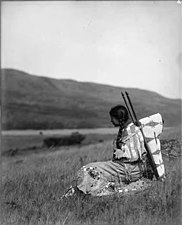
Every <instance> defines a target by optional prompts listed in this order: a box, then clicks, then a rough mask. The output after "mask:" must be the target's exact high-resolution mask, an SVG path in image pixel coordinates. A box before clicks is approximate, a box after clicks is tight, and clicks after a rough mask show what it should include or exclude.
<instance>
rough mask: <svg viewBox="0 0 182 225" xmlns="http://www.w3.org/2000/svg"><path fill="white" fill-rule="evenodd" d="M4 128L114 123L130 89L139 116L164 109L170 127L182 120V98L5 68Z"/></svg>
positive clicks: (50, 127)
mask: <svg viewBox="0 0 182 225" xmlns="http://www.w3.org/2000/svg"><path fill="white" fill-rule="evenodd" d="M1 86H2V128H3V129H55V128H96V127H109V126H112V125H111V123H110V118H109V114H108V112H109V110H110V108H111V107H112V106H114V105H116V104H124V103H123V100H122V98H121V94H120V93H121V91H125V90H127V91H128V92H129V94H130V96H131V98H132V101H133V104H134V107H135V109H136V112H137V115H138V118H142V117H145V116H148V115H151V114H153V113H157V112H160V113H161V114H162V116H163V118H164V120H165V125H166V126H176V125H179V124H180V122H181V100H180V99H169V98H165V97H163V96H161V95H159V94H157V93H155V92H150V91H146V90H141V89H136V88H122V87H113V86H109V85H101V84H96V83H89V82H77V81H74V80H63V79H62V80H61V79H60V80H58V79H52V78H46V77H37V76H34V75H30V74H27V73H25V72H22V71H18V70H14V69H2V70H1Z"/></svg>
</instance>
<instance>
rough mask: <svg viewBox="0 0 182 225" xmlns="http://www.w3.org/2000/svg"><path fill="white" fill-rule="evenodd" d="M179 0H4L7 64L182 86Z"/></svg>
mask: <svg viewBox="0 0 182 225" xmlns="http://www.w3.org/2000/svg"><path fill="white" fill-rule="evenodd" d="M181 19H182V18H181V5H180V4H178V3H177V2H175V1H171V2H169V1H159V2H155V1H154V2H152V1H149V2H148V1H140V2H138V1H136V2H134V1H129V2H128V1H123V2H122V1H104V2H103V1H86V2H83V1H79V2H78V1H65V2H64V1H60V2H56V1H55V2H54V1H53V2H52V1H50V2H49V1H45V2H44V1H40V2H35V1H32V2H31V1H29V2H21V1H20V2H16V1H13V2H1V67H2V68H7V67H8V68H15V69H19V70H23V71H25V72H28V73H31V74H34V75H41V76H48V77H54V78H60V79H65V78H70V79H75V80H78V81H91V82H97V83H103V84H109V85H116V86H122V87H137V88H141V89H147V90H152V91H156V92H158V93H160V94H162V95H164V96H166V97H170V98H180V97H181V94H180V91H181V81H180V77H181V68H180V65H181V59H182V54H181V52H182V50H181V38H182V37H181V36H180V31H181V28H182V27H181V24H180V23H181Z"/></svg>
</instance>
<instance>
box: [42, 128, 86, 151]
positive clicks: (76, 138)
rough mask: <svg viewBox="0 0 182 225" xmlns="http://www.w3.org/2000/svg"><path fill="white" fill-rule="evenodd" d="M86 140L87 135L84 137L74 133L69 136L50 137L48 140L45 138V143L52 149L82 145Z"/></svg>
mask: <svg viewBox="0 0 182 225" xmlns="http://www.w3.org/2000/svg"><path fill="white" fill-rule="evenodd" d="M84 139H85V135H82V134H80V133H79V132H73V133H72V134H71V135H69V136H62V137H48V138H45V139H44V140H43V142H44V145H45V146H46V147H48V148H50V147H56V146H65V145H76V144H81V142H82V141H83V140H84Z"/></svg>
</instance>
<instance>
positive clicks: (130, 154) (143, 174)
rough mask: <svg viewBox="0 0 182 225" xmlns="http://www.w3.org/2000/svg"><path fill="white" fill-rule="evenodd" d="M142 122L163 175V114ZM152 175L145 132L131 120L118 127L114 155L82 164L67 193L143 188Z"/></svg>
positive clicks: (95, 193)
mask: <svg viewBox="0 0 182 225" xmlns="http://www.w3.org/2000/svg"><path fill="white" fill-rule="evenodd" d="M140 122H141V123H142V127H143V132H144V135H145V137H146V139H147V144H149V146H150V148H151V152H152V154H153V157H154V161H155V162H156V167H157V168H158V171H159V175H160V176H161V177H163V176H164V175H165V170H164V165H163V160H162V156H161V151H160V141H159V139H158V137H159V135H160V134H161V132H162V128H163V122H162V117H161V115H160V114H155V115H152V116H150V117H146V118H143V119H141V120H140ZM148 178H149V179H148ZM152 178H153V172H152V171H151V168H150V165H149V163H148V161H147V157H146V149H145V147H144V139H143V136H142V134H141V131H140V129H139V128H138V127H137V126H135V125H134V124H133V123H131V124H129V125H128V126H127V127H126V128H124V129H121V128H120V129H119V132H118V135H117V138H116V139H115V140H114V142H113V159H112V160H111V161H106V162H94V163H89V164H87V165H85V166H83V167H82V168H81V169H80V170H79V171H78V172H77V175H76V178H75V182H74V185H72V187H71V188H70V189H69V190H68V192H67V193H66V194H65V196H66V197H67V196H70V195H72V194H73V193H74V192H75V190H79V191H81V192H83V193H84V194H90V195H93V196H103V195H109V194H114V193H122V194H125V193H128V192H133V191H137V190H139V191H140V190H143V189H145V188H146V187H148V186H150V185H151V180H152Z"/></svg>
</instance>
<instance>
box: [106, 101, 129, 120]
mask: <svg viewBox="0 0 182 225" xmlns="http://www.w3.org/2000/svg"><path fill="white" fill-rule="evenodd" d="M109 114H110V116H113V117H115V118H117V119H119V120H122V121H123V122H127V121H128V119H129V116H128V111H127V109H126V107H125V106H123V105H117V106H114V107H113V108H111V110H110V112H109Z"/></svg>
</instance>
